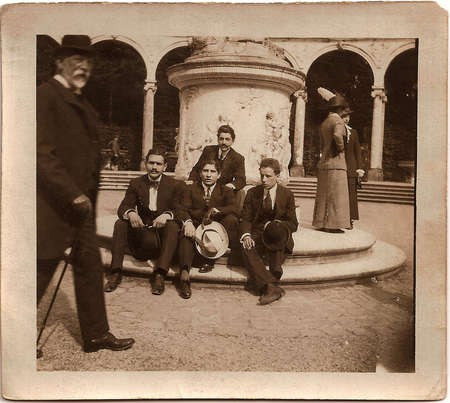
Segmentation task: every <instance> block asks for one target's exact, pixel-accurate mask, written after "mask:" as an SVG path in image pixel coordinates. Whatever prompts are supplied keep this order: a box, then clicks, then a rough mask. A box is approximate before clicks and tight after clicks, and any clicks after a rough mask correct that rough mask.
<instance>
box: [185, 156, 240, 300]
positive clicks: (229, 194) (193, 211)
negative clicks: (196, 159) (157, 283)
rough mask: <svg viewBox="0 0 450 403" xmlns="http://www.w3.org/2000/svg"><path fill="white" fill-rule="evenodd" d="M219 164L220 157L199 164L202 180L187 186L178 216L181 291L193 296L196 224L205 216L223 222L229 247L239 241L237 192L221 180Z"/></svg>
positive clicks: (208, 266)
mask: <svg viewBox="0 0 450 403" xmlns="http://www.w3.org/2000/svg"><path fill="white" fill-rule="evenodd" d="M219 178H220V165H219V163H218V162H217V160H211V161H207V160H206V161H204V162H203V165H201V166H200V181H197V182H194V183H193V184H192V185H189V186H187V187H186V189H185V190H184V192H183V197H182V198H181V203H180V208H179V210H178V212H177V216H178V218H179V219H180V220H182V222H183V237H182V238H181V240H180V247H179V264H180V268H181V275H180V280H181V282H180V294H181V296H182V297H183V298H190V296H191V290H190V285H189V271H190V269H191V265H192V261H193V258H194V240H193V236H194V233H195V229H196V227H198V226H199V225H200V224H201V223H202V222H204V220H205V219H208V218H210V219H211V220H214V221H218V222H220V223H221V224H222V225H223V226H224V227H225V229H226V230H227V233H228V237H229V240H230V247H231V248H233V247H234V248H236V246H237V245H238V243H237V242H238V240H237V237H238V218H237V211H236V200H235V195H234V192H233V191H232V190H231V189H229V188H228V187H227V186H225V185H223V184H221V183H219ZM212 265H213V262H211V261H209V262H205V263H204V264H203V267H202V269H203V270H202V271H203V272H206V271H210V270H211V269H212Z"/></svg>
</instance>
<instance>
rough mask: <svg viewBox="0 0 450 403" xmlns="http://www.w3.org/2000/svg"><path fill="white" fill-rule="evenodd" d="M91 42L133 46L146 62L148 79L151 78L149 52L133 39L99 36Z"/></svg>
mask: <svg viewBox="0 0 450 403" xmlns="http://www.w3.org/2000/svg"><path fill="white" fill-rule="evenodd" d="M91 41H92V44H93V45H95V44H96V43H99V42H103V41H117V42H122V43H125V44H127V45H129V46H131V47H132V48H133V49H134V50H135V51H136V52H137V53H138V54H139V55H140V56H141V58H142V60H143V61H144V65H145V69H146V72H147V77H149V70H150V69H149V57H148V55H147V52H146V51H145V49H144V48H143V47H142V46H141V45H140V44H139V43H137V42H136V41H134V40H133V39H131V38H128V37H126V36H122V35H98V36H94V37H92V38H91Z"/></svg>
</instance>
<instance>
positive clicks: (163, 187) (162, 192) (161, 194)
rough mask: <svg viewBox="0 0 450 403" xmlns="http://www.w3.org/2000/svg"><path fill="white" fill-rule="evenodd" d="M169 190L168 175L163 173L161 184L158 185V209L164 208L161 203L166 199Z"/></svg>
mask: <svg viewBox="0 0 450 403" xmlns="http://www.w3.org/2000/svg"><path fill="white" fill-rule="evenodd" d="M167 190H168V189H167V177H166V176H165V175H164V174H162V175H161V182H159V186H158V196H157V197H156V209H157V210H158V211H161V210H162V206H161V204H162V203H163V201H164V200H165V199H166V193H167ZM147 193H148V192H147Z"/></svg>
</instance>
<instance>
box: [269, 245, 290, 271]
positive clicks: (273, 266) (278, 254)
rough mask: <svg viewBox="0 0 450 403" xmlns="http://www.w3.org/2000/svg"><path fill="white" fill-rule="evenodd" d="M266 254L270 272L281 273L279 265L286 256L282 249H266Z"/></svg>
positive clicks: (281, 269)
mask: <svg viewBox="0 0 450 403" xmlns="http://www.w3.org/2000/svg"><path fill="white" fill-rule="evenodd" d="M267 254H268V257H269V270H270V272H271V273H272V274H274V275H275V273H280V275H281V274H282V273H283V268H282V267H281V265H282V264H283V263H284V260H285V258H286V254H285V253H284V250H274V251H267Z"/></svg>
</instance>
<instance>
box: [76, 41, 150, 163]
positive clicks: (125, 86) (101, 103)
mask: <svg viewBox="0 0 450 403" xmlns="http://www.w3.org/2000/svg"><path fill="white" fill-rule="evenodd" d="M121 39H123V37H114V36H106V35H105V36H101V37H96V38H95V39H94V40H92V42H93V47H94V48H95V49H96V58H97V63H96V70H95V74H93V75H92V77H91V79H90V80H89V83H88V85H87V86H86V89H85V93H86V95H87V96H88V98H89V99H90V100H91V102H92V103H93V105H94V107H95V109H96V110H97V112H98V116H99V125H98V132H99V139H100V143H101V146H102V149H103V158H104V164H105V167H106V168H110V165H109V163H108V162H109V159H108V158H109V156H110V144H111V141H112V139H113V138H114V137H115V136H119V144H120V148H121V150H122V152H121V158H120V160H119V164H118V165H119V169H125V170H127V169H136V168H137V167H138V164H139V162H140V156H141V148H140V145H141V138H142V130H143V120H144V119H143V106H144V94H143V86H144V81H145V78H146V76H147V66H146V64H145V60H144V58H143V55H142V53H140V52H139V50H138V49H136V46H133V44H134V45H135V43H133V42H132V43H131V44H130V43H127V42H129V41H123V40H121Z"/></svg>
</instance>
